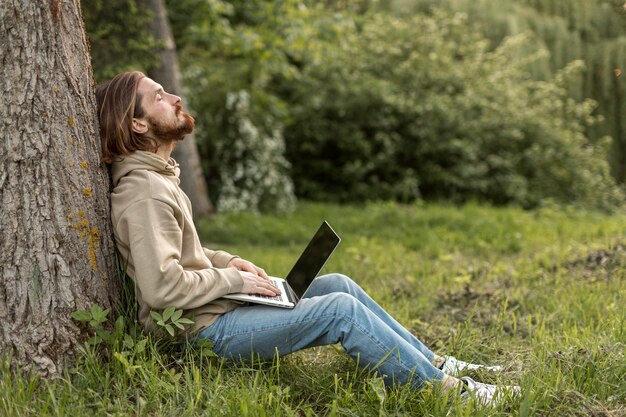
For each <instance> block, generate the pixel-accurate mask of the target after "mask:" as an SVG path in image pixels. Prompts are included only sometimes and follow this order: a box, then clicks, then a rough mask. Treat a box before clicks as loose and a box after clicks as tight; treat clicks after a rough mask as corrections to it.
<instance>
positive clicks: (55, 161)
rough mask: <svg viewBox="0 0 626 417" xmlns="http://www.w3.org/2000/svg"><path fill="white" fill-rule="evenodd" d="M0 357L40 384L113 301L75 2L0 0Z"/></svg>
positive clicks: (104, 181) (104, 185)
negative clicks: (90, 314)
mask: <svg viewBox="0 0 626 417" xmlns="http://www.w3.org/2000/svg"><path fill="white" fill-rule="evenodd" d="M0 62H1V64H2V65H1V67H0V68H1V69H0V74H1V76H0V85H2V91H3V92H4V97H3V103H2V105H1V106H0V137H2V143H1V144H0V204H1V206H0V349H1V353H3V354H4V353H7V352H9V351H11V352H12V355H13V360H14V364H20V365H21V366H22V368H26V369H33V370H36V371H39V372H40V373H41V374H43V375H44V376H49V375H54V374H57V373H58V372H60V371H61V368H62V366H63V363H64V362H65V360H66V359H67V358H70V357H71V355H72V354H73V352H74V347H75V346H76V345H77V344H78V343H82V341H83V340H84V337H85V336H86V335H85V334H83V333H84V332H82V331H81V329H79V327H77V325H76V324H75V323H74V322H73V321H72V319H71V318H70V313H72V312H73V311H76V310H78V309H86V308H89V307H90V306H91V305H93V304H98V305H100V306H101V307H102V308H108V307H110V306H111V304H112V300H114V299H115V296H116V295H117V293H118V287H119V283H118V282H117V281H116V275H115V265H114V243H113V240H112V233H111V230H112V229H111V227H110V214H109V210H110V204H109V190H110V178H109V174H108V170H107V168H106V166H105V165H104V164H103V162H102V160H101V151H100V136H99V130H98V124H97V117H96V101H95V95H94V82H93V76H92V72H91V64H90V61H89V47H88V44H87V40H86V37H85V30H84V25H83V20H82V16H81V9H80V3H79V0H64V1H61V0H45V1H29V0H10V1H9V0H0Z"/></svg>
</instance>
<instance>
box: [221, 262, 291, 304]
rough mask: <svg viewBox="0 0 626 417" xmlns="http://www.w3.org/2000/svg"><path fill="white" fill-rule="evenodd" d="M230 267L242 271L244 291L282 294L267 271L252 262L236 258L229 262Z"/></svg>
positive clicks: (270, 294)
mask: <svg viewBox="0 0 626 417" xmlns="http://www.w3.org/2000/svg"><path fill="white" fill-rule="evenodd" d="M228 267H229V268H235V269H236V270H238V271H240V273H241V276H242V277H243V288H242V290H241V292H242V293H245V294H260V295H269V296H270V297H274V296H276V295H280V290H279V289H278V288H276V287H275V286H273V285H272V283H271V282H270V279H269V277H268V276H267V274H266V273H265V271H264V270H263V269H262V268H259V267H258V266H256V265H255V264H253V263H252V262H248V261H246V260H244V259H241V258H235V259H233V260H232V261H230V262H229V263H228Z"/></svg>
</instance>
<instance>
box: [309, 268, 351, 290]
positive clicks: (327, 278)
mask: <svg viewBox="0 0 626 417" xmlns="http://www.w3.org/2000/svg"><path fill="white" fill-rule="evenodd" d="M315 281H318V283H319V284H320V285H322V286H324V287H326V288H329V292H349V291H346V289H348V288H351V287H352V286H354V285H356V284H355V283H354V281H352V279H350V277H348V276H347V275H344V274H339V273H332V274H326V275H322V276H319V277H317V278H315Z"/></svg>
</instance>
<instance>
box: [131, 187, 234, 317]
mask: <svg viewBox="0 0 626 417" xmlns="http://www.w3.org/2000/svg"><path fill="white" fill-rule="evenodd" d="M120 223H121V224H120V225H119V229H120V230H122V231H125V232H126V233H127V240H126V241H127V242H129V243H130V245H129V246H130V253H131V256H132V259H133V264H134V271H135V281H136V284H137V286H138V287H139V289H140V291H141V295H142V298H143V299H144V301H145V302H146V303H147V304H148V305H149V306H150V307H151V308H155V309H163V308H167V307H170V306H174V307H176V308H179V309H185V310H187V309H193V308H197V307H200V306H202V305H205V304H207V303H209V302H211V301H213V300H215V299H217V298H219V297H222V296H224V295H226V294H228V293H233V292H240V291H241V289H242V287H243V278H242V277H241V275H240V274H239V272H238V271H237V270H235V269H234V268H226V269H219V268H215V267H210V268H205V269H199V270H185V269H184V268H183V267H182V266H181V264H180V259H181V253H180V251H181V248H182V239H183V232H182V230H181V228H180V226H179V222H178V221H177V219H176V216H175V212H174V209H173V208H172V207H171V206H170V205H168V204H166V203H164V202H162V201H160V200H156V199H144V200H140V201H137V202H135V203H133V204H131V205H130V206H129V207H128V208H127V209H126V210H125V212H124V214H123V216H122V217H121V219H120Z"/></svg>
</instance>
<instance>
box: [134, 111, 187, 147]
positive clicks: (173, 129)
mask: <svg viewBox="0 0 626 417" xmlns="http://www.w3.org/2000/svg"><path fill="white" fill-rule="evenodd" d="M176 119H177V120H176V121H174V122H170V123H167V122H163V121H162V120H160V119H156V118H154V117H152V116H146V120H147V121H148V123H150V130H152V134H153V135H154V137H155V138H157V139H158V140H159V141H160V142H163V143H170V142H177V141H181V140H183V139H185V136H186V135H188V134H190V133H191V132H193V128H194V126H195V124H196V121H195V120H194V118H193V117H192V116H191V115H190V114H189V113H187V112H185V111H184V110H183V108H182V106H180V105H179V106H177V108H176Z"/></svg>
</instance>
